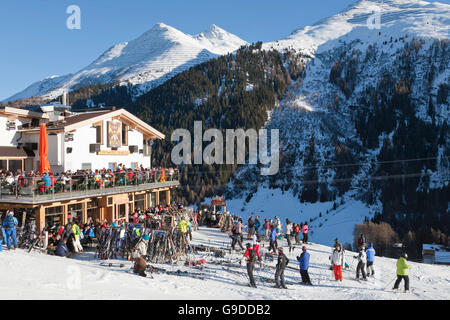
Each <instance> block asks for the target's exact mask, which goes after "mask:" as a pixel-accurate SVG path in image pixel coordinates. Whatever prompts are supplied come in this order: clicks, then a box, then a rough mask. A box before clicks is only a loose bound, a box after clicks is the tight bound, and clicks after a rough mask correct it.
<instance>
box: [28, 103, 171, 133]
mask: <svg viewBox="0 0 450 320" xmlns="http://www.w3.org/2000/svg"><path fill="white" fill-rule="evenodd" d="M121 116H122V117H124V118H125V119H127V120H128V121H129V122H131V123H133V124H135V125H136V127H138V128H139V129H140V130H141V131H143V132H145V133H147V134H149V135H151V136H153V137H154V138H158V139H164V138H165V136H164V134H162V133H161V132H159V131H158V130H156V129H155V128H153V127H151V126H150V125H148V124H147V123H145V122H144V121H142V120H141V119H139V118H138V117H136V116H135V115H133V114H131V113H130V112H128V111H126V110H125V109H117V110H114V109H112V110H110V109H106V110H101V111H94V112H80V113H77V114H74V115H70V116H67V117H65V118H64V119H63V120H57V121H50V122H49V123H47V130H49V131H51V130H62V131H65V132H69V131H73V130H76V129H78V128H80V127H83V126H87V125H90V124H93V123H95V122H98V121H101V120H103V119H105V118H110V117H121ZM19 130H21V131H24V132H29V133H37V132H39V130H40V128H39V127H33V128H23V127H22V128H19Z"/></svg>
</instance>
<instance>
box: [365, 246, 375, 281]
mask: <svg viewBox="0 0 450 320" xmlns="http://www.w3.org/2000/svg"><path fill="white" fill-rule="evenodd" d="M366 255H367V277H369V276H372V277H373V276H374V274H375V270H374V269H373V262H374V261H375V249H374V248H373V244H372V242H369V248H368V249H367V250H366ZM370 271H372V273H370Z"/></svg>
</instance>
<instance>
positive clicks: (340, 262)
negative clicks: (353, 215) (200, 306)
mask: <svg viewBox="0 0 450 320" xmlns="http://www.w3.org/2000/svg"><path fill="white" fill-rule="evenodd" d="M220 221H221V222H222V225H221V228H222V231H229V233H230V238H231V250H233V251H239V249H240V250H245V253H244V256H243V260H245V262H246V263H247V274H248V277H249V281H250V285H251V286H253V287H256V282H255V278H254V275H253V271H254V267H255V263H256V262H258V261H259V262H261V252H260V250H261V249H260V248H261V242H263V241H264V242H266V241H268V242H269V249H268V253H270V252H272V254H273V255H277V259H278V260H277V264H276V272H275V283H276V284H275V286H276V287H277V288H286V285H285V280H284V270H285V268H286V266H287V265H288V263H289V259H288V258H287V256H286V255H285V253H284V249H283V248H282V247H280V246H279V245H278V241H279V240H280V239H282V238H283V236H284V238H285V239H286V242H287V246H288V248H289V252H292V251H293V244H294V243H295V244H296V245H302V247H301V250H302V252H301V254H300V256H297V261H298V263H299V267H300V268H299V270H300V276H301V279H302V282H301V283H302V284H304V285H312V283H311V279H310V277H309V274H308V268H309V260H310V254H309V252H308V249H307V247H306V244H308V232H309V231H310V229H309V226H308V222H305V223H300V224H296V223H292V222H291V221H290V220H289V219H286V225H285V228H284V232H283V226H282V223H281V220H280V219H279V217H277V216H275V217H274V219H264V222H263V223H261V221H260V219H259V216H255V218H253V216H250V217H249V219H248V221H247V225H244V224H243V220H242V218H240V217H237V216H236V215H230V213H229V212H228V211H227V212H224V213H223V216H222V217H221V219H220ZM245 229H247V230H248V232H247V238H246V239H247V240H251V242H249V243H247V244H246V249H244V246H243V242H244V230H245ZM301 234H302V235H303V238H302V240H300V235H301ZM294 241H295V242H294ZM237 245H238V246H239V248H237V249H236V246H237ZM329 258H330V261H331V266H330V269H331V270H333V274H334V279H335V281H342V279H343V276H342V270H343V268H345V269H349V265H348V263H347V262H346V259H345V249H344V247H343V246H342V245H341V244H340V242H339V240H338V239H337V238H336V239H335V243H334V246H333V249H332V252H331V255H330V257H329ZM353 258H354V259H356V260H357V264H356V275H355V279H356V280H358V281H359V280H360V275H361V276H362V280H367V278H369V277H374V275H375V270H374V260H375V249H374V247H373V243H371V242H368V243H367V240H366V237H365V236H364V234H360V236H359V238H358V241H357V255H354V256H353ZM406 259H407V255H406V253H404V254H402V256H401V257H400V258H399V259H398V261H397V277H398V278H397V281H396V282H395V284H394V288H393V289H394V290H397V289H398V287H399V284H400V282H401V281H402V280H403V281H404V282H405V292H408V291H409V278H408V268H410V267H409V265H408V264H407V263H406Z"/></svg>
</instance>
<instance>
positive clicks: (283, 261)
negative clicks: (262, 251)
mask: <svg viewBox="0 0 450 320" xmlns="http://www.w3.org/2000/svg"><path fill="white" fill-rule="evenodd" d="M288 264H289V259H288V257H286V255H285V254H284V253H283V248H278V262H277V266H276V271H275V287H277V288H283V289H287V287H286V285H285V283H284V269H286V266H287V265H288ZM280 280H281V281H280Z"/></svg>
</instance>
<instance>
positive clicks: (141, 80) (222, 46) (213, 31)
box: [5, 23, 247, 101]
mask: <svg viewBox="0 0 450 320" xmlns="http://www.w3.org/2000/svg"><path fill="white" fill-rule="evenodd" d="M246 44H247V42H245V41H244V40H242V39H240V38H239V37H237V36H235V35H233V34H231V33H229V32H227V31H225V30H223V29H221V28H219V27H218V26H216V25H212V26H210V27H208V28H207V29H206V30H205V31H204V32H202V33H200V34H197V35H194V36H191V35H189V34H185V33H183V32H181V31H179V30H177V29H175V28H173V27H171V26H168V25H166V24H164V23H158V24H156V25H155V26H153V28H151V29H150V30H148V31H147V32H145V33H144V34H142V35H141V36H140V37H138V38H137V39H134V40H132V41H129V42H123V43H119V44H116V45H114V46H112V47H111V48H110V49H108V50H107V51H106V52H104V53H103V54H102V55H101V56H100V57H99V58H97V59H96V60H95V61H94V62H92V63H91V64H90V65H88V66H87V67H85V68H83V69H82V70H80V71H78V72H77V73H75V74H73V75H66V76H62V77H60V78H58V79H60V81H55V80H54V81H53V82H50V81H49V80H48V79H45V80H43V81H39V82H37V83H34V84H32V85H31V86H30V87H28V88H26V89H25V90H24V91H22V92H20V93H17V94H15V95H14V96H12V97H10V98H8V99H6V100H5V101H10V100H16V99H20V98H26V97H30V96H43V97H44V98H48V99H53V98H55V97H57V96H59V95H61V94H62V93H63V92H64V91H65V90H72V89H76V88H78V87H81V86H84V85H90V84H106V83H115V82H118V83H120V84H121V85H126V84H132V85H138V86H137V87H136V88H134V90H135V91H134V93H135V95H140V94H143V93H145V92H147V91H149V90H150V89H151V88H154V87H155V86H158V85H160V84H161V83H163V82H164V81H166V80H168V79H170V78H171V77H173V76H174V75H176V74H177V73H180V72H182V71H184V70H187V69H188V68H190V67H192V66H194V65H197V64H199V63H202V62H205V61H207V60H209V59H212V58H214V57H217V56H219V55H223V54H226V53H229V52H232V51H234V50H236V49H238V48H239V47H240V46H242V45H246Z"/></svg>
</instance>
